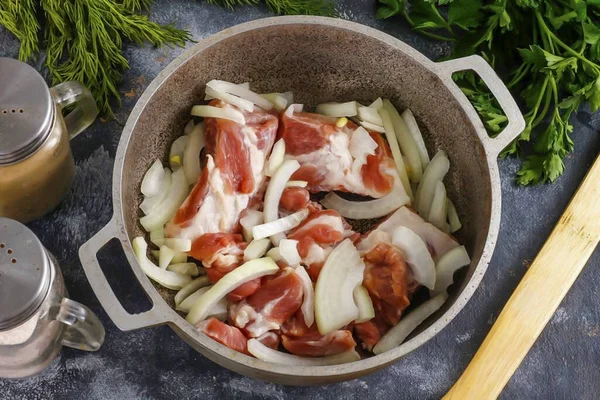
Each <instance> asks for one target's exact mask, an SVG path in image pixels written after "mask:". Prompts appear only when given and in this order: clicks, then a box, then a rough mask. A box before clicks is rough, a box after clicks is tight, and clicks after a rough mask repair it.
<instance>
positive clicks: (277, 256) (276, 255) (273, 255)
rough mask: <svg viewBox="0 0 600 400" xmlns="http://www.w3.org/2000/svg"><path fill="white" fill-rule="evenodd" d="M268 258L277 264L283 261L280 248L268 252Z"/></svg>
mask: <svg viewBox="0 0 600 400" xmlns="http://www.w3.org/2000/svg"><path fill="white" fill-rule="evenodd" d="M267 257H269V258H270V259H271V260H273V261H275V262H279V261H282V260H283V259H282V258H281V253H280V251H279V247H273V248H272V249H271V250H269V251H267Z"/></svg>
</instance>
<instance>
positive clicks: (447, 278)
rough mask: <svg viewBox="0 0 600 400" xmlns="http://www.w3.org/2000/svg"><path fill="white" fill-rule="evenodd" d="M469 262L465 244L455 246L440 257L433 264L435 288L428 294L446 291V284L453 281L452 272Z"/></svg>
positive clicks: (435, 294)
mask: <svg viewBox="0 0 600 400" xmlns="http://www.w3.org/2000/svg"><path fill="white" fill-rule="evenodd" d="M469 264H471V258H470V257H469V253H467V249H465V246H459V247H455V248H454V249H452V250H450V251H449V252H447V253H446V254H444V255H443V256H442V258H440V259H439V260H438V262H437V264H436V266H435V274H436V279H435V288H434V289H433V290H431V291H430V292H429V293H430V295H431V296H432V297H433V296H437V295H438V294H440V293H446V290H447V289H448V286H450V285H452V282H454V273H455V272H456V271H458V270H459V269H461V268H462V267H464V266H467V265H469Z"/></svg>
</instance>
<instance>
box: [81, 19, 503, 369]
mask: <svg viewBox="0 0 600 400" xmlns="http://www.w3.org/2000/svg"><path fill="white" fill-rule="evenodd" d="M298 24H300V25H302V24H305V25H325V26H330V27H334V28H341V29H345V30H351V31H353V32H358V33H360V34H362V35H366V36H369V37H372V38H374V39H377V40H379V41H381V42H383V43H385V44H387V45H389V46H392V47H394V48H395V49H398V50H400V51H402V52H403V53H405V54H406V55H407V56H409V57H411V58H412V59H413V60H415V61H416V62H418V63H419V64H421V65H422V66H423V67H424V68H426V69H428V70H429V71H430V72H432V73H434V74H435V75H437V76H438V77H440V81H441V82H442V83H443V84H444V86H445V87H446V88H447V89H448V90H449V91H450V92H451V93H452V94H453V96H454V98H455V99H456V101H457V102H458V104H459V105H460V106H461V108H462V109H463V111H464V112H465V114H466V115H467V116H468V117H469V121H470V123H471V124H472V125H473V127H474V129H475V131H476V132H477V135H478V137H479V139H480V140H481V141H482V144H483V145H484V148H485V149H486V160H487V167H488V170H489V176H490V186H491V204H490V208H491V210H490V215H491V218H490V223H489V229H488V234H487V238H486V241H485V245H484V248H483V252H482V255H481V257H480V259H479V262H478V264H477V266H476V267H475V270H474V272H473V275H472V276H471V278H470V279H469V281H468V282H467V283H466V285H465V287H464V289H463V290H462V292H461V293H460V294H459V295H458V296H457V298H456V300H455V301H454V303H453V304H452V305H451V306H450V307H449V309H448V310H447V311H446V312H445V313H444V314H443V315H442V316H441V317H439V318H438V319H437V320H436V321H435V322H434V323H433V324H432V325H431V326H429V327H428V328H427V329H425V330H424V331H422V332H421V333H419V334H418V335H416V336H415V337H413V338H412V339H410V340H409V341H407V342H404V343H402V344H401V345H400V346H398V347H397V348H395V349H393V350H389V351H387V352H385V353H383V354H379V355H374V356H371V357H369V358H365V359H361V360H360V361H355V362H352V363H347V364H340V365H334V366H321V367H304V366H288V365H277V364H271V363H267V362H264V361H261V360H258V359H256V358H253V357H250V356H247V355H245V354H241V353H239V352H236V351H234V350H231V349H229V348H228V347H226V346H224V345H221V344H220V343H218V342H216V341H215V340H213V339H211V338H209V337H208V336H205V335H204V334H202V333H201V332H200V331H198V330H197V329H196V328H195V327H194V326H192V325H191V324H189V323H188V322H187V321H186V320H185V318H183V317H182V316H180V315H179V314H178V313H177V312H176V311H175V310H173V309H171V308H170V307H169V306H168V304H167V303H166V302H165V301H164V299H163V298H162V297H161V296H160V294H159V293H158V291H157V290H156V288H155V287H154V286H153V284H152V283H151V282H150V279H149V278H147V277H146V276H145V275H144V273H143V272H142V271H141V268H140V266H139V264H138V263H137V260H136V258H135V256H134V253H133V249H132V246H131V242H130V239H129V236H128V235H127V232H126V229H125V223H124V221H125V215H124V209H123V207H122V203H121V199H122V197H121V195H122V193H121V186H122V180H123V174H124V171H123V167H124V161H125V155H126V152H127V149H128V147H129V141H130V139H131V136H132V133H133V131H134V129H135V127H136V125H137V122H138V119H139V117H140V115H141V114H142V112H143V111H144V109H145V107H146V105H147V103H148V101H149V100H150V99H151V97H152V96H153V95H154V93H155V92H156V91H157V90H158V89H159V88H160V87H161V86H162V85H163V84H164V83H165V81H166V80H167V79H168V78H169V76H170V75H171V74H173V73H174V72H175V71H176V70H177V69H178V68H179V67H180V66H182V65H183V64H185V63H186V62H188V61H189V60H190V59H191V58H192V57H193V56H194V55H196V54H198V53H200V52H202V51H204V50H205V49H207V48H209V47H211V46H213V45H215V44H217V43H219V42H221V41H223V40H226V39H228V38H231V37H233V36H236V35H239V34H243V33H245V32H247V31H252V30H256V29H262V28H266V27H271V26H279V25H298ZM439 65H440V63H435V62H433V61H431V60H429V59H428V58H427V57H425V56H424V55H423V54H421V53H420V52H418V51H417V50H415V49H414V48H412V47H410V46H409V45H407V44H405V43H404V42H402V41H401V40H399V39H396V38H395V37H393V36H391V35H388V34H386V33H384V32H381V31H378V30H376V29H375V28H371V27H368V26H365V25H362V24H359V23H355V22H350V21H345V20H341V19H334V18H327V17H314V16H289V17H271V18H265V19H259V20H254V21H250V22H246V23H242V24H240V25H236V26H234V27H232V28H228V29H225V30H223V31H221V32H219V33H216V34H214V35H212V36H210V37H208V38H206V39H203V40H201V41H200V42H198V43H197V44H195V45H194V46H192V47H191V48H189V49H187V50H186V51H185V52H183V53H182V54H181V55H180V56H178V57H177V58H176V59H175V60H174V61H172V62H171V63H170V64H169V65H168V66H167V67H166V68H165V69H164V70H163V71H161V72H160V73H159V74H158V75H157V76H156V78H155V79H154V80H153V81H152V82H151V83H150V85H149V86H148V87H147V88H146V90H145V91H144V93H143V94H142V96H141V97H140V98H139V100H138V101H137V103H136V105H135V107H134V108H133V110H132V112H131V114H130V116H129V118H128V120H127V123H126V125H125V128H124V129H123V133H122V136H121V139H120V141H119V146H118V149H117V154H116V157H115V166H114V170H113V192H112V196H113V212H114V215H113V218H112V220H111V222H110V223H109V225H111V224H112V226H113V233H114V236H115V237H118V238H119V239H120V240H121V242H122V244H123V247H124V252H125V254H126V256H127V259H128V261H129V264H130V266H131V268H132V270H133V271H134V273H135V275H136V277H137V279H138V281H139V283H140V284H141V286H142V287H143V288H144V290H145V292H146V294H147V295H148V296H149V297H150V298H151V299H152V301H153V303H154V308H153V310H156V311H155V313H159V314H160V317H159V318H158V319H156V320H155V321H154V322H152V321H150V322H149V323H148V324H147V325H145V326H152V325H158V324H164V323H167V324H169V325H170V326H171V327H172V328H173V329H175V330H179V331H181V332H182V333H184V334H185V335H186V336H187V337H189V338H190V340H193V341H195V342H196V343H198V344H200V346H201V347H202V349H201V352H203V351H206V352H209V353H215V354H218V355H220V356H224V357H226V358H229V359H230V360H232V361H234V362H237V363H239V364H240V366H245V367H249V368H252V369H255V370H257V372H262V373H266V374H278V375H280V376H290V377H315V376H317V377H321V378H325V377H336V376H338V377H342V376H344V375H349V374H356V373H359V372H365V373H366V372H372V371H375V370H377V369H380V368H382V367H385V366H387V365H389V364H391V363H393V362H395V361H397V360H399V359H400V358H402V357H403V356H405V355H407V354H408V353H410V352H412V351H413V350H415V349H416V348H418V347H419V346H421V345H423V344H425V343H426V342H427V341H429V340H430V339H432V338H433V337H434V336H435V335H436V334H437V333H438V332H439V331H441V330H442V329H443V328H444V327H445V326H446V325H448V324H449V323H450V321H451V320H452V319H454V318H455V317H456V316H457V314H458V313H459V312H460V311H461V310H462V309H463V307H464V306H465V305H466V303H467V302H468V300H469V299H470V298H471V296H472V295H473V294H474V292H475V291H476V289H477V288H478V286H479V284H480V282H481V279H482V278H483V275H484V273H485V271H486V269H487V266H488V264H489V262H490V259H491V256H492V253H493V251H494V247H495V244H496V239H497V236H498V230H499V221H500V213H501V190H500V183H499V182H500V176H499V172H498V166H497V154H498V152H497V151H495V149H493V148H492V147H491V146H486V143H485V139H486V138H487V137H488V136H487V132H486V130H485V128H484V126H483V123H482V122H481V120H480V119H479V117H478V115H477V113H476V111H475V109H474V108H473V106H472V105H471V104H470V102H469V101H468V100H467V98H466V97H465V96H464V95H463V94H462V92H461V91H460V89H459V88H458V87H457V86H456V85H454V84H453V83H452V82H448V80H447V79H442V76H441V69H440V68H439ZM511 139H512V138H511ZM82 249H83V248H82ZM82 258H83V256H82ZM86 273H87V271H86ZM88 276H89V274H88ZM141 327H143V326H137V327H136V328H141ZM136 328H131V329H136ZM211 358H212V357H211Z"/></svg>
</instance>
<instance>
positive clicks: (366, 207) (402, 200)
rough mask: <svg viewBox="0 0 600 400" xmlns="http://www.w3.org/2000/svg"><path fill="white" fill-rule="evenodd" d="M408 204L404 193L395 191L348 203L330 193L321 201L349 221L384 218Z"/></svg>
mask: <svg viewBox="0 0 600 400" xmlns="http://www.w3.org/2000/svg"><path fill="white" fill-rule="evenodd" d="M409 203H410V198H409V197H408V196H407V195H406V193H404V192H402V191H401V190H399V189H395V190H394V191H392V192H391V193H388V194H387V195H385V196H383V197H381V198H379V199H375V200H369V201H350V200H346V199H343V198H341V197H340V196H338V195H337V194H335V193H333V192H331V193H329V194H327V196H325V197H324V198H323V200H321V204H322V205H323V206H324V207H325V208H330V209H332V210H336V211H337V212H338V213H340V215H341V216H342V217H345V218H351V219H373V218H379V217H384V216H386V215H388V214H390V213H392V212H394V211H396V210H397V209H399V208H400V207H402V206H405V205H407V204H409Z"/></svg>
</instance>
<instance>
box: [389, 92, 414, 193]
mask: <svg viewBox="0 0 600 400" xmlns="http://www.w3.org/2000/svg"><path fill="white" fill-rule="evenodd" d="M383 107H384V108H385V109H386V110H387V111H388V113H389V114H390V117H391V118H392V124H393V126H394V131H395V133H396V138H397V139H398V144H399V145H400V150H402V154H404V156H405V157H406V165H407V172H408V177H409V178H410V181H411V182H415V183H416V182H419V181H420V180H421V176H422V175H423V166H422V165H421V159H420V157H419V151H418V148H417V144H416V143H415V140H414V138H413V137H412V135H411V134H410V133H409V131H408V127H407V126H406V124H405V123H404V120H403V119H402V117H401V116H400V114H399V113H398V110H396V107H394V105H393V104H392V103H391V102H390V101H389V100H387V99H386V100H384V101H383Z"/></svg>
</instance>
